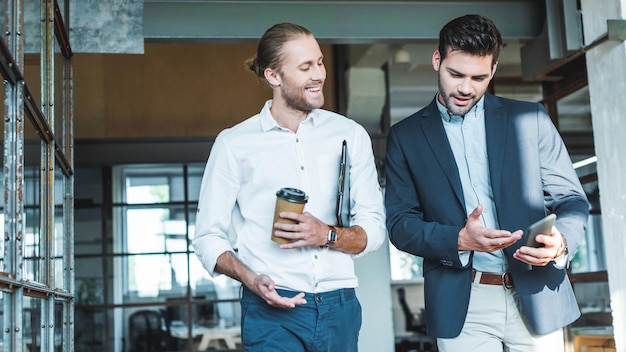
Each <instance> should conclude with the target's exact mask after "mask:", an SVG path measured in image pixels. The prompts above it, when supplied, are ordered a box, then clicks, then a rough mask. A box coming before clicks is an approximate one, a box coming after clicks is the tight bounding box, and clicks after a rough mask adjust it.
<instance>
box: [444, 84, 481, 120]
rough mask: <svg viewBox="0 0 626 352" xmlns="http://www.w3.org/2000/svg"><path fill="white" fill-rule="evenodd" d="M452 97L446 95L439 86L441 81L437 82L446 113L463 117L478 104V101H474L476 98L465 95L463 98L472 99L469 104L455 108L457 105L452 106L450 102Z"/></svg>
mask: <svg viewBox="0 0 626 352" xmlns="http://www.w3.org/2000/svg"><path fill="white" fill-rule="evenodd" d="M454 95H459V93H456V94H454ZM454 95H452V94H450V95H448V93H446V91H445V90H444V88H443V86H442V85H441V80H439V96H440V97H441V98H442V99H443V102H444V105H445V106H446V108H447V109H448V111H450V112H451V113H452V114H454V115H457V116H461V117H465V114H467V113H468V112H469V111H470V110H472V108H473V107H474V105H476V103H477V102H478V99H476V96H472V95H467V96H463V97H464V98H467V97H471V98H472V102H471V104H469V105H467V106H457V105H454V103H453V102H452V97H453V96H454Z"/></svg>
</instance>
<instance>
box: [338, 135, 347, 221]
mask: <svg viewBox="0 0 626 352" xmlns="http://www.w3.org/2000/svg"><path fill="white" fill-rule="evenodd" d="M349 160H350V159H349V157H348V143H347V142H346V141H345V140H344V141H343V144H342V145H341V162H340V163H339V187H338V191H337V211H336V213H335V215H336V216H337V226H339V227H350V161H349ZM346 173H347V175H346Z"/></svg>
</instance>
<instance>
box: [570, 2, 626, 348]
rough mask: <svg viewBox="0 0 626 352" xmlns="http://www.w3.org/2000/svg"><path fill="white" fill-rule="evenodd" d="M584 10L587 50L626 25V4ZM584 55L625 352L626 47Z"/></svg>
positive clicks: (616, 315)
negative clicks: (614, 22)
mask: <svg viewBox="0 0 626 352" xmlns="http://www.w3.org/2000/svg"><path fill="white" fill-rule="evenodd" d="M581 8H582V17H583V31H584V38H585V45H589V44H590V43H591V42H592V41H593V40H595V39H596V38H599V37H601V36H602V35H604V34H605V33H606V32H607V20H608V19H621V20H622V21H625V20H626V0H612V1H596V0H583V1H581ZM586 55H587V56H586V58H587V72H588V78H589V97H590V101H591V116H592V122H593V137H594V145H595V150H596V155H597V157H598V185H599V189H600V206H601V208H602V224H603V233H604V243H605V247H606V248H605V250H606V258H607V271H608V275H609V288H610V295H611V310H612V312H613V329H614V335H615V346H616V348H617V351H618V352H625V351H626V334H624V331H626V276H625V275H624V268H625V267H626V259H625V257H624V252H626V236H624V229H625V228H626V202H624V199H626V183H625V182H624V180H625V179H626V153H624V149H626V138H624V137H625V136H626V123H624V111H626V100H625V99H624V90H625V88H626V84H625V83H624V82H625V78H626V44H625V43H624V41H616V40H610V41H607V42H605V43H603V44H601V45H599V46H597V47H595V48H593V49H591V50H589V51H588V52H587V54H586Z"/></svg>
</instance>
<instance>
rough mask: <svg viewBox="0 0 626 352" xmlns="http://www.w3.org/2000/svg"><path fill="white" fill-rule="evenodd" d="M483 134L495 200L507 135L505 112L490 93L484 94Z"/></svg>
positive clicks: (498, 192) (499, 183)
mask: <svg viewBox="0 0 626 352" xmlns="http://www.w3.org/2000/svg"><path fill="white" fill-rule="evenodd" d="M485 135H486V138H487V157H488V158H489V177H490V178H491V189H492V191H493V197H494V199H495V200H497V199H500V196H501V193H500V190H501V185H502V178H501V176H500V175H502V168H503V167H504V152H505V144H506V135H507V119H506V113H505V112H504V110H503V109H502V105H501V104H500V102H499V101H498V100H497V99H496V98H495V97H494V96H492V95H489V94H485Z"/></svg>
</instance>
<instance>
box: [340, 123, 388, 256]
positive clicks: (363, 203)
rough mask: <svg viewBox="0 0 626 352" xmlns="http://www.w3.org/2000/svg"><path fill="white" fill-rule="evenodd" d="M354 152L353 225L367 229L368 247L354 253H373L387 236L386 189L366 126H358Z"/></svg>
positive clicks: (351, 155)
mask: <svg viewBox="0 0 626 352" xmlns="http://www.w3.org/2000/svg"><path fill="white" fill-rule="evenodd" d="M349 153H350V216H351V222H350V225H358V226H360V227H362V228H363V229H364V230H365V232H366V233H367V245H366V247H365V249H364V250H363V251H362V252H360V253H358V254H356V255H354V257H355V258H356V257H359V256H362V255H365V254H367V253H371V252H373V251H375V250H377V249H378V248H380V246H381V245H382V244H383V243H384V241H386V240H387V229H386V226H385V207H384V201H383V193H382V189H381V187H380V183H379V182H378V172H377V170H376V164H375V161H374V153H373V149H372V142H371V139H370V137H369V135H368V134H367V132H366V131H365V129H363V128H362V127H360V126H359V128H357V129H356V133H355V138H354V145H353V146H352V147H351V148H349Z"/></svg>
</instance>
